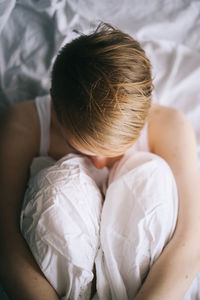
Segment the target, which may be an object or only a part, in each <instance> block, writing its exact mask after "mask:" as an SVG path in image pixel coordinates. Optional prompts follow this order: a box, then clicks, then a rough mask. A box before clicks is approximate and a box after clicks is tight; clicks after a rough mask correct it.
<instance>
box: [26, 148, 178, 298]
mask: <svg viewBox="0 0 200 300" xmlns="http://www.w3.org/2000/svg"><path fill="white" fill-rule="evenodd" d="M33 163H34V164H35V163H36V162H33ZM51 164H52V165H51ZM47 166H48V167H45V168H44V165H43V166H42V168H44V169H42V170H40V171H39V169H38V165H37V164H35V167H36V169H37V171H36V169H35V170H34V166H33V168H32V172H33V173H32V175H33V176H32V178H31V180H30V182H29V186H28V189H27V191H26V195H25V202H24V207H23V211H22V215H21V228H22V233H23V235H24V237H25V239H26V241H27V242H28V244H29V246H30V248H31V251H32V253H33V255H34V257H35V259H36V261H37V263H38V264H39V266H40V268H41V270H42V271H43V272H44V274H45V276H46V277H47V278H48V280H49V281H50V283H51V284H52V285H53V286H54V288H55V289H56V290H57V292H58V294H59V295H60V296H61V297H62V299H65V300H66V299H89V298H90V296H91V284H92V281H93V280H94V273H93V271H94V266H95V268H96V281H97V287H96V288H97V293H96V296H95V298H94V299H101V300H106V299H108V300H109V299H133V297H134V296H135V294H136V292H137V290H138V288H139V287H140V286H141V284H142V281H143V279H144V278H145V276H146V275H147V273H148V271H149V268H150V267H151V265H152V264H153V262H154V261H155V259H156V258H157V257H158V256H159V255H160V253H161V251H162V249H163V247H164V246H165V244H166V243H167V242H168V241H169V239H170V238H171V236H172V233H173V231H174V228H175V224H176V218H177V208H178V196H177V190H176V184H175V181H174V178H173V175H172V172H171V170H170V168H169V167H168V165H167V163H166V162H164V160H162V159H161V158H159V157H158V156H156V155H153V154H151V153H147V152H138V151H132V152H131V153H129V152H127V153H126V154H125V155H124V157H123V158H122V159H121V160H120V161H119V162H116V163H115V164H114V166H113V168H112V169H111V171H110V173H109V174H108V172H107V170H106V169H103V170H97V169H95V168H94V167H93V166H92V164H91V162H90V160H89V159H88V158H87V157H84V156H82V155H77V154H69V155H67V156H66V157H64V158H62V159H61V160H59V161H58V162H53V161H51V160H47ZM95 170H96V171H95ZM94 171H95V172H94ZM100 178H101V180H100ZM105 184H106V186H107V191H106V195H105V198H104V197H103V193H102V191H101V189H102V187H103V186H104V185H105Z"/></svg>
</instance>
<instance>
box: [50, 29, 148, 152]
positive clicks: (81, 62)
mask: <svg viewBox="0 0 200 300" xmlns="http://www.w3.org/2000/svg"><path fill="white" fill-rule="evenodd" d="M151 94H152V76H151V64H150V61H149V59H148V58H147V57H146V54H145V51H144V50H143V49H142V47H141V46H140V44H139V42H137V41H136V40H135V39H133V38H132V37H131V36H130V35H128V34H126V33H123V32H122V31H120V30H119V29H115V28H114V27H112V26H110V25H108V24H103V25H102V24H100V26H98V27H97V29H96V30H95V31H94V32H93V33H91V34H89V35H81V36H80V37H78V38H77V39H75V40H73V41H72V42H70V43H68V44H66V45H65V46H64V47H63V48H62V49H61V51H60V52H59V54H58V56H57V58H56V60H55V63H54V65H53V70H52V88H51V95H52V100H53V105H54V109H55V111H56V114H57V117H58V119H59V121H60V123H61V124H62V125H63V126H64V127H65V129H66V133H67V134H68V137H69V139H70V138H71V139H73V140H75V141H76V142H77V143H78V144H79V145H81V146H82V147H84V149H86V150H88V151H90V152H93V153H95V154H96V155H103V156H106V157H113V156H118V155H121V154H123V153H124V152H126V151H127V150H128V149H129V148H130V147H131V146H132V145H133V144H134V142H135V141H136V140H137V138H138V137H139V135H140V132H141V130H142V128H143V126H144V124H145V122H146V120H147V117H148V113H149V109H150V106H151Z"/></svg>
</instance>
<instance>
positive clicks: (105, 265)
mask: <svg viewBox="0 0 200 300" xmlns="http://www.w3.org/2000/svg"><path fill="white" fill-rule="evenodd" d="M177 212H178V193H177V187H176V183H175V180H174V176H173V174H172V171H171V169H170V168H169V166H168V165H167V163H166V162H165V161H164V160H163V159H161V158H160V157H158V156H156V155H154V154H151V153H145V152H135V153H134V152H133V153H131V154H129V155H127V156H125V157H124V158H123V159H122V160H121V161H120V162H119V163H118V164H115V166H114V167H113V169H112V170H111V173H110V176H109V183H108V189H107V193H106V197H105V202H104V206H103V211H102V215H101V225H100V227H101V234H100V244H101V247H100V249H99V250H98V255H97V259H96V267H97V291H98V294H99V299H101V300H109V299H115V300H122V299H123V300H125V299H126V300H128V299H134V297H135V295H136V293H137V291H138V289H139V288H140V287H141V285H142V282H143V280H144V279H145V277H146V275H147V274H148V271H149V269H150V267H151V266H152V264H153V263H154V261H155V260H156V259H157V258H158V256H159V255H160V254H161V252H162V250H163V248H164V246H165V245H166V244H167V242H168V241H169V240H170V238H171V237H172V234H173V232H174V229H175V225H176V220H177Z"/></svg>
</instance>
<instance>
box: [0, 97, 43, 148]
mask: <svg viewBox="0 0 200 300" xmlns="http://www.w3.org/2000/svg"><path fill="white" fill-rule="evenodd" d="M0 134H1V140H2V139H3V140H4V139H7V138H8V137H10V139H11V138H12V136H13V142H14V141H16V139H17V140H18V141H22V140H23V139H24V140H27V141H29V144H30V145H31V146H32V147H33V148H34V149H33V151H35V152H36V151H37V150H36V149H37V147H38V145H39V138H40V128H39V120H38V115H37V111H36V107H35V104H34V101H25V102H20V103H17V104H14V105H11V106H10V107H8V108H7V109H6V110H5V111H4V112H2V113H1V117H0Z"/></svg>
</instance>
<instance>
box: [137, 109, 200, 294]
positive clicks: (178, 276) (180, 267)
mask: <svg viewBox="0 0 200 300" xmlns="http://www.w3.org/2000/svg"><path fill="white" fill-rule="evenodd" d="M155 118H156V119H157V120H156V121H155V122H152V131H153V132H154V136H153V152H154V153H156V154H158V155H159V156H161V157H163V158H164V159H165V160H166V161H167V162H168V164H169V166H170V167H171V169H172V171H173V174H174V176H175V180H176V183H177V188H178V193H179V213H178V222H177V225H176V229H175V233H174V235H173V237H172V240H171V241H170V242H169V244H168V245H167V246H166V247H165V249H164V250H163V252H162V254H161V255H160V257H159V258H158V260H157V261H156V262H155V263H154V265H153V267H152V269H151V270H150V272H149V274H148V276H147V278H146V280H145V282H144V285H143V286H142V288H141V290H140V291H139V293H138V295H137V297H136V298H135V300H168V299H170V300H179V299H180V300H181V299H182V298H183V297H184V295H185V293H186V291H187V289H188V288H189V286H190V284H191V282H192V280H193V279H194V277H195V276H196V275H197V273H198V272H199V271H200V175H199V172H198V167H197V147H196V140H195V135H194V132H193V129H192V127H191V125H190V124H189V122H188V120H187V119H186V118H185V116H184V115H183V114H182V113H181V112H177V111H175V110H172V109H168V108H166V110H165V113H164V114H161V113H160V112H159V110H158V111H157V113H156V114H155ZM156 124H160V125H159V126H157V125H156Z"/></svg>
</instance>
